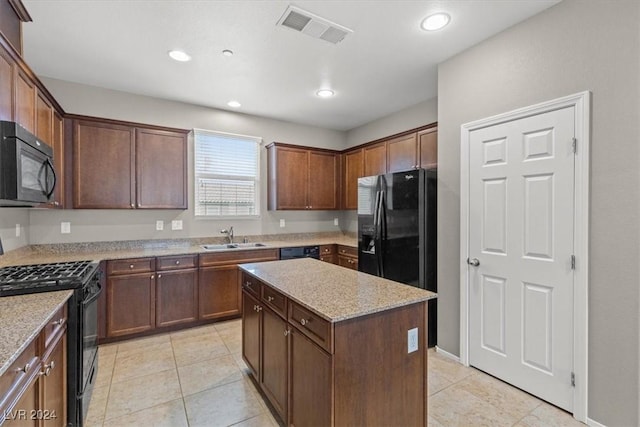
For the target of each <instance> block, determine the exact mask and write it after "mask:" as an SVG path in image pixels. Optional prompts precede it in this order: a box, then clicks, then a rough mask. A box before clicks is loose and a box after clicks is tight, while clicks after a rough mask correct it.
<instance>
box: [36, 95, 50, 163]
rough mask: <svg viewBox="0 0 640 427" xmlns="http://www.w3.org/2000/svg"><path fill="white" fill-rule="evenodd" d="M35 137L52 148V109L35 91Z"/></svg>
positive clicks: (44, 98)
mask: <svg viewBox="0 0 640 427" xmlns="http://www.w3.org/2000/svg"><path fill="white" fill-rule="evenodd" d="M36 136H37V137H38V138H40V139H41V140H42V141H44V142H46V143H47V144H49V145H50V146H53V107H52V106H51V102H49V100H48V99H47V98H46V96H45V95H44V94H43V93H42V92H40V91H36ZM54 155H55V153H54Z"/></svg>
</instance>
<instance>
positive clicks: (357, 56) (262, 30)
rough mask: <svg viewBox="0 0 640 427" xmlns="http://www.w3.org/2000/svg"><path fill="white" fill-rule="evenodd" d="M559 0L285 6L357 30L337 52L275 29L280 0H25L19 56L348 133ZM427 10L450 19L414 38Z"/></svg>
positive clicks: (54, 73) (50, 73) (42, 70)
mask: <svg viewBox="0 0 640 427" xmlns="http://www.w3.org/2000/svg"><path fill="white" fill-rule="evenodd" d="M558 1H559V0H496V1H487V0H462V1H458V0H443V1H382V0H380V1H364V0H360V1H295V2H293V4H294V5H296V6H298V7H301V8H303V9H305V10H307V11H309V12H312V13H314V14H316V15H320V16H321V17H323V18H326V19H328V20H330V21H333V22H336V23H337V24H340V25H343V26H345V27H348V28H350V29H352V30H353V31H354V32H353V34H350V35H348V36H347V37H346V38H345V39H344V40H343V41H342V42H340V43H338V44H336V45H334V44H331V43H328V42H325V41H323V40H319V39H314V38H312V37H309V36H307V35H304V34H301V33H298V32H295V31H293V30H290V29H288V28H283V27H276V23H277V22H278V20H279V19H280V17H281V16H282V14H283V13H284V11H285V9H286V8H287V6H288V5H289V4H290V2H288V1H249V0H236V1H214V0H199V1H191V0H128V1H125V0H91V1H89V0H84V1H77V0H49V1H42V0H23V3H24V4H25V6H26V8H27V10H28V11H29V13H30V14H31V16H32V18H33V22H30V23H26V24H24V25H23V33H24V54H25V57H26V60H27V63H28V64H30V66H31V67H32V68H33V70H34V71H35V72H36V73H37V74H38V75H40V76H46V77H52V78H56V79H61V80H67V81H71V82H77V83H83V84H88V85H93V86H99V87H104V88H109V89H116V90H121V91H126V92H131V93H136V94H142V95H149V96H154V97H159V98H165V99H171V100H177V101H183V102H187V103H192V104H198V105H204V106H210V107H215V108H221V109H227V110H230V109H231V108H230V107H228V106H227V102H228V101H230V100H232V99H234V100H238V101H239V102H241V103H242V107H241V108H240V109H238V110H237V111H240V112H244V113H249V114H255V115H260V116H266V117H272V118H277V119H281V120H287V121H292V122H297V123H303V124H309V125H316V126H321V127H325V128H330V129H336V130H348V129H352V128H354V127H357V126H359V125H362V124H364V123H367V122H369V121H371V120H375V119H377V118H379V117H383V116H386V115H388V114H390V113H392V112H395V111H398V110H401V109H402V108H405V107H408V106H411V105H414V104H417V103H419V102H421V101H424V100H426V99H429V98H433V97H434V96H436V94H437V93H436V92H437V64H438V63H439V62H442V61H443V60H445V59H447V58H449V57H451V56H453V55H455V54H456V53H458V52H461V51H463V50H464V49H466V48H468V47H470V46H472V45H474V44H476V43H478V42H479V41H481V40H484V39H486V38H487V37H489V36H491V35H493V34H496V33H498V32H500V31H502V30H504V29H505V28H507V27H510V26H512V25H514V24H516V23H518V22H520V21H522V20H525V19H526V18H528V17H530V16H532V15H535V14H536V13H539V12H541V11H542V10H544V9H546V8H548V7H550V6H552V5H554V4H556V3H557V2H558ZM436 11H446V12H447V13H449V14H450V15H451V17H452V21H451V24H450V25H449V26H447V27H446V28H444V29H443V30H440V31H438V32H432V33H427V32H424V31H422V30H421V29H420V28H419V26H420V22H421V21H422V19H423V18H424V17H425V16H427V15H429V14H431V13H433V12H436ZM171 49H182V50H184V51H186V52H188V53H189V54H190V55H191V56H192V57H193V60H192V61H190V62H187V63H178V62H175V61H173V60H171V59H169V57H168V56H167V52H168V51H169V50H171ZM223 49H231V50H233V51H234V52H235V55H234V56H233V57H230V58H229V57H225V56H223V55H222V54H221V51H222V50H223ZM324 86H327V87H331V88H332V89H333V90H334V91H335V92H336V96H334V97H333V98H330V99H320V98H318V97H316V96H315V92H316V90H317V89H318V88H320V87H324Z"/></svg>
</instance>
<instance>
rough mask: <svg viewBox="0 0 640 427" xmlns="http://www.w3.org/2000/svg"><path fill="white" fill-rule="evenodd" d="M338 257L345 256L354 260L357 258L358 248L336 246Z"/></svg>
mask: <svg viewBox="0 0 640 427" xmlns="http://www.w3.org/2000/svg"><path fill="white" fill-rule="evenodd" d="M338 255H345V256H350V257H354V258H358V248H353V247H351V246H342V245H339V246H338Z"/></svg>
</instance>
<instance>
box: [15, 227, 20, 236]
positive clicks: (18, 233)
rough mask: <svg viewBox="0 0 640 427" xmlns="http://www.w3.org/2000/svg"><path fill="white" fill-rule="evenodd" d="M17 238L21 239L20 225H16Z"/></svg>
mask: <svg viewBox="0 0 640 427" xmlns="http://www.w3.org/2000/svg"><path fill="white" fill-rule="evenodd" d="M16 237H20V224H16Z"/></svg>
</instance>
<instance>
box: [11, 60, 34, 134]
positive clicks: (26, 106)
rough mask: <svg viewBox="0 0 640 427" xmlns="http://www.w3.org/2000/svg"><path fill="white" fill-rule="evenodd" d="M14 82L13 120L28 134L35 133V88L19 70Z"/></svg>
mask: <svg viewBox="0 0 640 427" xmlns="http://www.w3.org/2000/svg"><path fill="white" fill-rule="evenodd" d="M15 82H16V104H15V113H14V117H15V120H16V122H18V123H20V124H21V125H22V126H23V127H24V128H25V129H27V130H28V131H29V132H31V133H36V87H35V85H34V84H33V82H32V81H31V79H30V78H29V77H28V76H27V75H25V74H24V73H23V72H22V71H21V70H18V71H17V73H16V80H15Z"/></svg>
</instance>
